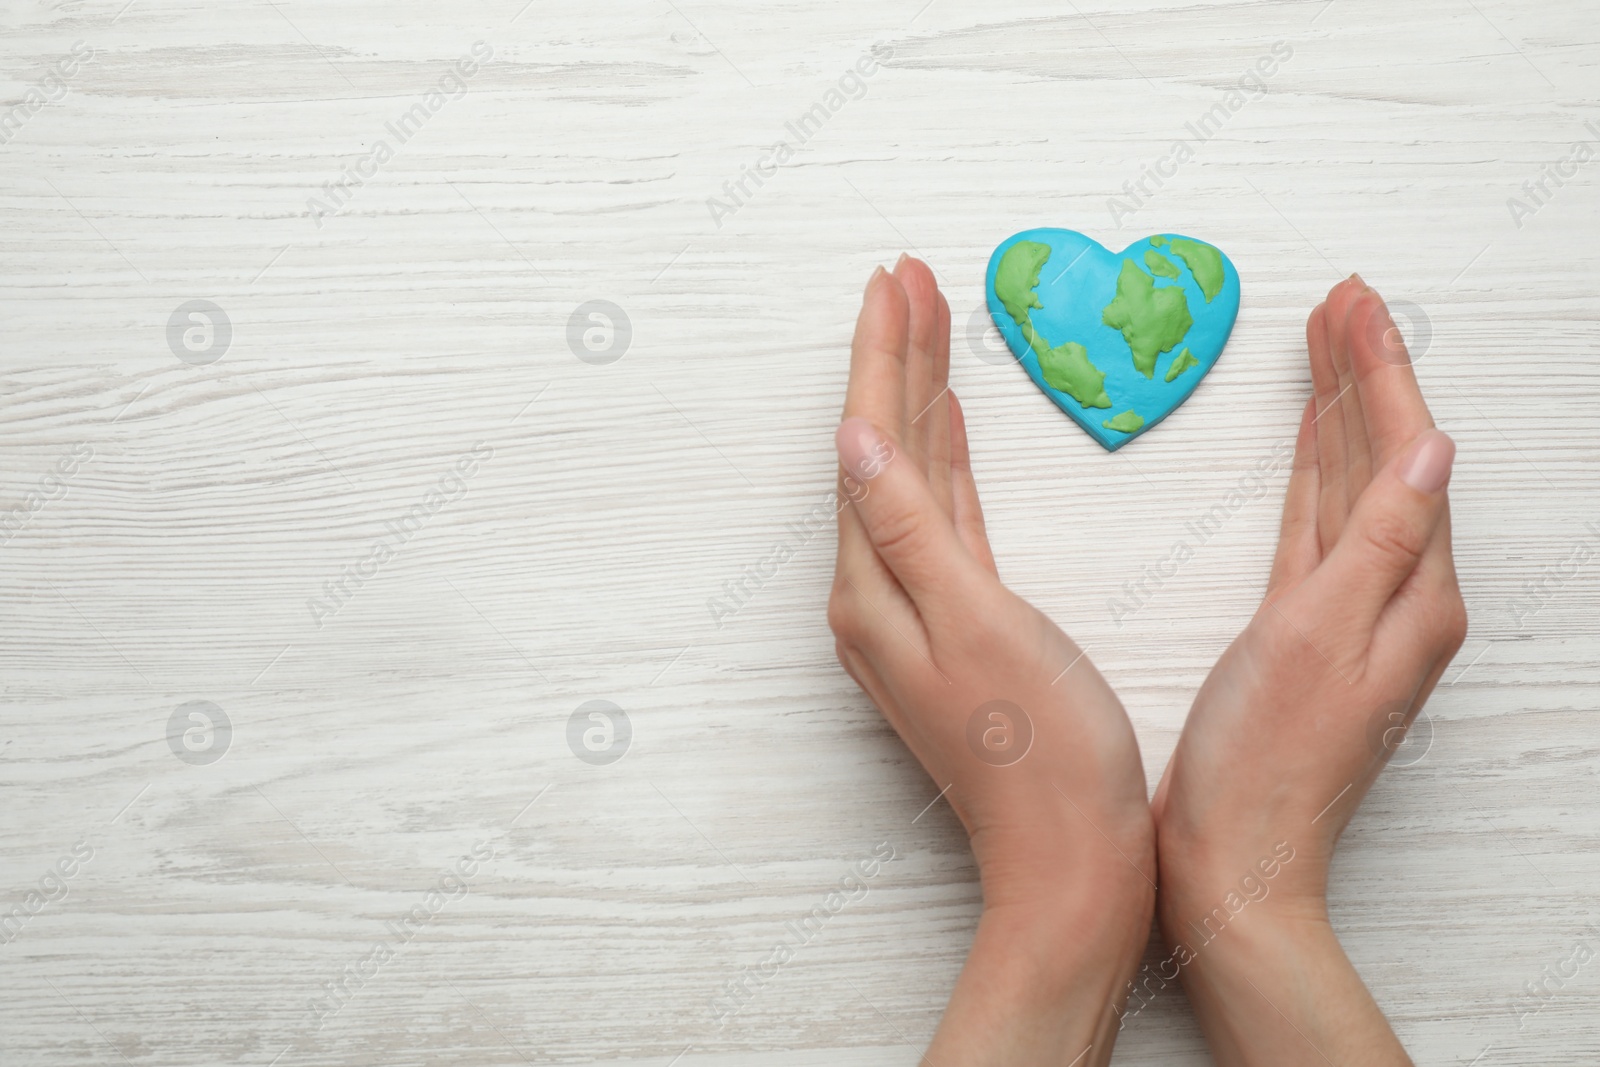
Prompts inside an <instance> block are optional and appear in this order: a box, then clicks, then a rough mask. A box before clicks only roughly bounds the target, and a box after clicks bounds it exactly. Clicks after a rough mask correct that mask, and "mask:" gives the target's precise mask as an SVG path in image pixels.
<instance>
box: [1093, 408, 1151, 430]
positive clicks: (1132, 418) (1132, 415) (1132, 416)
mask: <svg viewBox="0 0 1600 1067" xmlns="http://www.w3.org/2000/svg"><path fill="white" fill-rule="evenodd" d="M1100 425H1101V426H1104V427H1105V428H1106V429H1108V430H1116V431H1117V432H1118V433H1133V431H1135V430H1137V429H1139V427H1141V426H1143V425H1144V420H1143V419H1142V418H1140V417H1139V413H1138V412H1137V411H1134V410H1133V409H1132V408H1129V409H1128V410H1127V411H1124V412H1123V413H1122V414H1121V415H1118V416H1117V417H1116V418H1114V419H1107V420H1106V421H1105V422H1102V423H1101V424H1100Z"/></svg>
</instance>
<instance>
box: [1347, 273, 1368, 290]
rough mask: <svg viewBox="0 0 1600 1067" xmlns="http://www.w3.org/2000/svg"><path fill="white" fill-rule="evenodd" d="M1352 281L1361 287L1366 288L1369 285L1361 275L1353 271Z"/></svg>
mask: <svg viewBox="0 0 1600 1067" xmlns="http://www.w3.org/2000/svg"><path fill="white" fill-rule="evenodd" d="M1350 280H1351V281H1353V282H1355V283H1356V284H1357V285H1361V286H1365V285H1366V284H1367V283H1366V281H1364V280H1363V279H1362V277H1361V275H1359V274H1356V273H1355V272H1354V271H1352V272H1351V274H1350Z"/></svg>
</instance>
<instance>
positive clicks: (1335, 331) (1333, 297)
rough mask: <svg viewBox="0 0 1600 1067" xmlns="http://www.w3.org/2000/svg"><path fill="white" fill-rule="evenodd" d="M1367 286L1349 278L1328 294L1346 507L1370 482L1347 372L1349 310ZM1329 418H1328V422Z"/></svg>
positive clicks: (1361, 420) (1362, 427)
mask: <svg viewBox="0 0 1600 1067" xmlns="http://www.w3.org/2000/svg"><path fill="white" fill-rule="evenodd" d="M1366 288H1367V283H1366V282H1363V281H1362V280H1361V276H1360V275H1359V274H1352V275H1350V277H1348V278H1346V279H1345V280H1344V281H1343V282H1340V283H1339V284H1338V285H1336V286H1334V287H1333V290H1332V291H1331V292H1330V293H1329V294H1328V312H1327V314H1328V351H1329V353H1330V354H1331V355H1332V357H1333V369H1334V372H1335V373H1336V374H1338V376H1339V397H1340V399H1339V415H1340V417H1342V418H1343V419H1344V454H1345V458H1344V462H1345V475H1344V492H1345V500H1346V502H1347V504H1348V505H1349V506H1350V507H1352V508H1353V507H1355V506H1356V500H1357V499H1358V498H1359V497H1360V496H1361V490H1363V489H1365V488H1366V487H1367V483H1368V482H1370V481H1372V449H1371V445H1370V444H1369V443H1368V442H1367V420H1366V418H1365V417H1364V416H1363V415H1362V413H1361V393H1360V391H1359V390H1358V389H1357V388H1356V380H1355V377H1354V375H1352V374H1351V372H1350V309H1351V307H1352V306H1353V305H1354V304H1355V301H1356V298H1357V297H1359V296H1360V295H1361V294H1362V293H1363V292H1365V291H1366ZM1331 417H1332V416H1330V418H1331Z"/></svg>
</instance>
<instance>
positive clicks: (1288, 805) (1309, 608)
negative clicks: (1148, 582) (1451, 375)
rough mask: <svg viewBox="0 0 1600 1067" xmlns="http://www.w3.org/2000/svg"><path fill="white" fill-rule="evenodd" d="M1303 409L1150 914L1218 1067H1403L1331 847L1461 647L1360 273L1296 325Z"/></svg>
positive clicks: (1419, 438)
mask: <svg viewBox="0 0 1600 1067" xmlns="http://www.w3.org/2000/svg"><path fill="white" fill-rule="evenodd" d="M1306 337H1307V346H1308V348H1309V351H1310V357H1311V375H1312V381H1313V385H1314V388H1315V396H1314V398H1313V400H1312V402H1311V403H1309V404H1307V406H1306V410H1305V414H1304V417H1303V418H1302V421H1301V425H1300V434H1299V439H1298V441H1297V442H1296V446H1295V465H1294V473H1293V474H1292V475H1291V477H1290V481H1289V489H1288V495H1287V497H1286V499H1285V501H1284V514H1283V527H1282V532H1281V534H1280V540H1279V545H1278V554H1277V559H1276V561H1275V562H1274V564H1273V569H1272V577H1271V580H1270V582H1269V583H1268V587H1267V595H1266V600H1265V602H1264V603H1263V604H1262V606H1261V608H1260V609H1259V610H1258V611H1257V612H1256V614H1255V617H1254V618H1253V619H1252V620H1251V621H1250V624H1249V625H1248V626H1247V627H1246V628H1245V631H1244V633H1242V634H1241V635H1240V636H1239V638H1238V639H1237V640H1236V641H1234V643H1233V644H1232V646H1231V647H1229V649H1228V650H1227V652H1225V653H1224V654H1223V656H1222V658H1221V659H1220V660H1219V661H1218V663H1217V665H1216V667H1215V668H1214V669H1213V670H1212V672H1211V675H1210V677H1208V678H1207V679H1206V682H1205V684H1204V685H1203V686H1202V687H1201V689H1200V693H1199V695H1198V696H1197V697H1196V699H1195V703H1194V707H1193V709H1192V710H1191V711H1190V713H1189V718H1188V721H1187V723H1186V724H1185V726H1184V731H1183V735H1182V737H1181V738H1180V739H1179V741H1178V746H1177V749H1176V751H1175V752H1174V754H1173V757H1172V762H1171V763H1170V764H1169V765H1168V767H1167V773H1166V775H1165V776H1164V778H1163V781H1162V783H1161V786H1160V787H1159V788H1158V790H1157V793H1156V798H1155V802H1154V811H1155V817H1156V820H1157V824H1158V827H1159V839H1160V862H1161V894H1162V895H1161V905H1160V910H1161V920H1162V928H1163V931H1164V933H1165V935H1166V938H1167V941H1168V944H1169V946H1170V947H1171V948H1172V949H1173V957H1172V964H1171V965H1169V968H1168V970H1167V973H1165V974H1163V975H1162V977H1164V978H1167V979H1170V978H1171V977H1172V973H1171V972H1172V971H1174V970H1176V971H1179V972H1181V973H1182V975H1183V981H1184V985H1185V987H1186V988H1187V990H1188V991H1189V995H1190V999H1191V1000H1192V1001H1193V1002H1194V1005H1195V1010H1196V1012H1197V1014H1198V1015H1199V1017H1200V1021H1201V1024H1202V1026H1203V1028H1204V1029H1205V1032H1206V1036H1207V1039H1208V1041H1209V1042H1210V1043H1211V1046H1212V1049H1213V1052H1214V1053H1215V1054H1216V1057H1217V1061H1218V1062H1219V1063H1220V1064H1230V1065H1231V1064H1263V1065H1265V1064H1272V1065H1274V1067H1279V1065H1283V1064H1302V1063H1304V1064H1324V1063H1326V1062H1333V1063H1363V1064H1380V1063H1381V1064H1390V1063H1394V1064H1403V1063H1409V1062H1410V1061H1409V1059H1407V1058H1406V1055H1405V1053H1404V1051H1403V1050H1402V1049H1401V1048H1400V1045H1399V1043H1398V1042H1397V1041H1396V1040H1395V1038H1394V1036H1393V1033H1392V1032H1391V1031H1390V1029H1389V1027H1388V1024H1387V1023H1386V1022H1385V1021H1384V1019H1383V1016H1382V1014H1381V1013H1380V1012H1379V1011H1378V1009H1377V1006H1376V1005H1375V1004H1374V1003H1373V1002H1372V999H1371V997H1370V996H1369V995H1368V994H1367V991H1366V989H1365V987H1363V986H1362V984H1361V981H1360V979H1359V978H1358V977H1356V975H1355V972H1354V970H1353V969H1352V968H1351V967H1350V965H1349V962H1348V960H1346V959H1345V957H1344V955H1343V952H1342V951H1341V950H1340V949H1339V946H1338V942H1337V941H1336V940H1335V939H1334V937H1333V934H1332V931H1331V928H1330V927H1329V925H1328V918H1327V911H1326V907H1325V900H1324V898H1325V892H1326V887H1327V875H1328V863H1329V859H1330V857H1331V856H1332V854H1333V848H1334V843H1335V841H1337V839H1338V837H1339V834H1340V832H1341V831H1342V830H1343V829H1344V826H1345V824H1346V822H1348V820H1349V818H1350V816H1351V814H1352V813H1353V812H1354V811H1355V809H1356V806H1357V805H1358V804H1359V803H1360V802H1361V798H1362V796H1363V795H1365V793H1366V791H1367V788H1368V787H1369V786H1370V785H1371V784H1372V781H1373V779H1375V778H1376V777H1377V775H1378V773H1379V771H1381V770H1382V768H1383V764H1384V762H1385V760H1386V759H1387V758H1388V755H1389V753H1390V752H1392V751H1393V748H1394V746H1395V745H1396V744H1397V743H1398V741H1399V738H1400V737H1401V736H1402V735H1403V731H1404V727H1405V726H1406V725H1409V724H1410V722H1411V721H1412V719H1413V718H1414V717H1415V716H1416V714H1417V712H1418V711H1419V710H1420V709H1421V707H1422V704H1423V702H1424V701H1425V700H1427V698H1428V695H1429V693H1431V692H1432V691H1433V687H1434V685H1435V684H1436V683H1437V682H1438V680H1439V677H1440V675H1441V674H1442V672H1443V671H1444V669H1445V667H1446V665H1447V664H1448V663H1449V662H1450V660H1451V658H1452V657H1453V656H1454V655H1455V653H1456V651H1457V649H1459V648H1460V647H1461V642H1462V640H1463V638H1464V637H1465V634H1466V625H1467V620H1466V612H1465V609H1464V607H1463V605H1462V601H1461V594H1460V591H1459V590H1458V588H1457V585H1456V575H1455V567H1454V564H1453V562H1452V560H1451V554H1450V516H1449V508H1448V505H1447V503H1446V498H1445V486H1446V484H1447V482H1448V481H1449V477H1450V468H1451V464H1452V461H1453V459H1454V456H1455V445H1454V444H1453V443H1452V442H1451V440H1450V438H1448V437H1447V436H1445V435H1444V434H1443V433H1441V432H1440V431H1438V430H1436V429H1433V420H1432V419H1431V417H1430V416H1429V413H1428V408H1427V405H1426V404H1425V403H1424V402H1423V399H1422V394H1421V392H1420V391H1419V390H1418V388H1417V381H1416V376H1415V375H1414V374H1413V373H1412V369H1411V364H1410V360H1409V358H1408V357H1407V355H1406V352H1405V348H1404V345H1403V342H1402V341H1401V339H1400V334H1399V331H1398V330H1396V329H1395V326H1394V322H1393V320H1392V319H1391V318H1390V316H1389V313H1388V310H1387V309H1386V308H1385V306H1384V303H1383V301H1382V299H1381V298H1380V297H1379V296H1378V294H1377V293H1375V292H1374V291H1373V290H1371V289H1370V288H1368V287H1367V286H1366V284H1365V283H1363V282H1362V281H1361V280H1360V278H1358V277H1355V276H1352V277H1351V278H1350V279H1348V280H1346V281H1344V282H1341V283H1340V284H1339V285H1337V286H1335V287H1334V288H1333V290H1332V291H1331V292H1330V293H1329V294H1328V298H1327V300H1326V302H1324V303H1323V304H1322V305H1321V306H1319V307H1318V308H1317V309H1316V310H1315V311H1313V312H1312V313H1311V318H1310V321H1309V322H1308V323H1307V326H1306Z"/></svg>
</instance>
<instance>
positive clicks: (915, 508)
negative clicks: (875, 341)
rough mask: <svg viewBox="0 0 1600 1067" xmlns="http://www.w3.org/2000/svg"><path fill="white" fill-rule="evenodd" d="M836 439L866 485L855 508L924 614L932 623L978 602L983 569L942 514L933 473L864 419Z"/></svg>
mask: <svg viewBox="0 0 1600 1067" xmlns="http://www.w3.org/2000/svg"><path fill="white" fill-rule="evenodd" d="M834 440H835V443H836V445H837V447H838V449H839V460H840V462H841V463H842V464H843V465H844V469H845V470H846V471H848V472H850V473H852V474H854V475H855V476H856V477H858V478H860V479H861V480H862V481H863V482H864V483H866V484H865V490H866V491H865V493H863V494H862V495H861V496H860V497H859V498H858V499H856V500H854V501H852V502H851V506H852V507H854V508H855V510H856V514H858V515H860V516H861V521H862V524H863V525H864V526H865V527H866V531H867V536H868V537H870V538H871V539H872V547H873V548H874V549H875V550H876V551H877V553H878V555H879V556H880V557H882V559H883V561H884V563H886V564H888V566H889V570H890V571H891V572H893V574H894V576H895V578H896V579H897V580H898V581H899V582H900V585H901V586H902V587H903V588H904V589H905V591H906V592H907V593H908V594H909V595H910V597H911V600H912V602H913V603H915V604H916V606H917V612H918V614H920V615H921V616H922V617H923V618H924V619H925V620H927V621H928V622H929V624H930V626H931V625H933V624H935V623H936V622H937V621H943V620H948V619H949V617H950V616H952V615H954V614H957V613H958V612H959V610H960V609H959V607H958V605H960V604H963V603H966V604H970V603H972V602H973V601H972V598H973V597H975V596H977V595H979V594H978V590H977V588H976V582H975V578H976V576H977V575H978V574H979V573H981V571H980V570H979V568H978V566H977V564H976V561H975V560H974V559H973V557H972V555H971V554H970V553H968V552H967V550H966V548H965V547H964V546H963V545H962V543H961V539H960V538H959V537H958V536H957V535H956V529H955V526H954V524H953V523H952V522H951V521H950V519H949V517H948V516H946V515H945V513H944V512H943V511H942V510H940V508H939V504H938V502H937V501H936V500H935V499H934V497H933V490H932V489H931V488H930V487H929V486H928V479H927V476H926V475H925V474H923V472H922V471H921V470H920V469H918V467H917V466H916V464H915V463H913V462H912V461H911V460H910V459H909V458H908V457H907V456H905V455H904V453H903V451H902V449H901V448H900V446H899V445H897V444H896V443H895V442H894V441H892V440H891V439H889V438H888V437H886V436H885V435H884V434H883V433H882V431H881V430H879V429H878V428H877V427H875V426H873V425H872V423H870V422H868V421H867V420H866V419H864V418H861V417H859V416H852V417H850V418H847V419H845V420H844V421H843V422H841V423H840V424H839V430H838V432H837V433H836V434H835V437H834ZM947 607H948V610H946V609H947Z"/></svg>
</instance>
